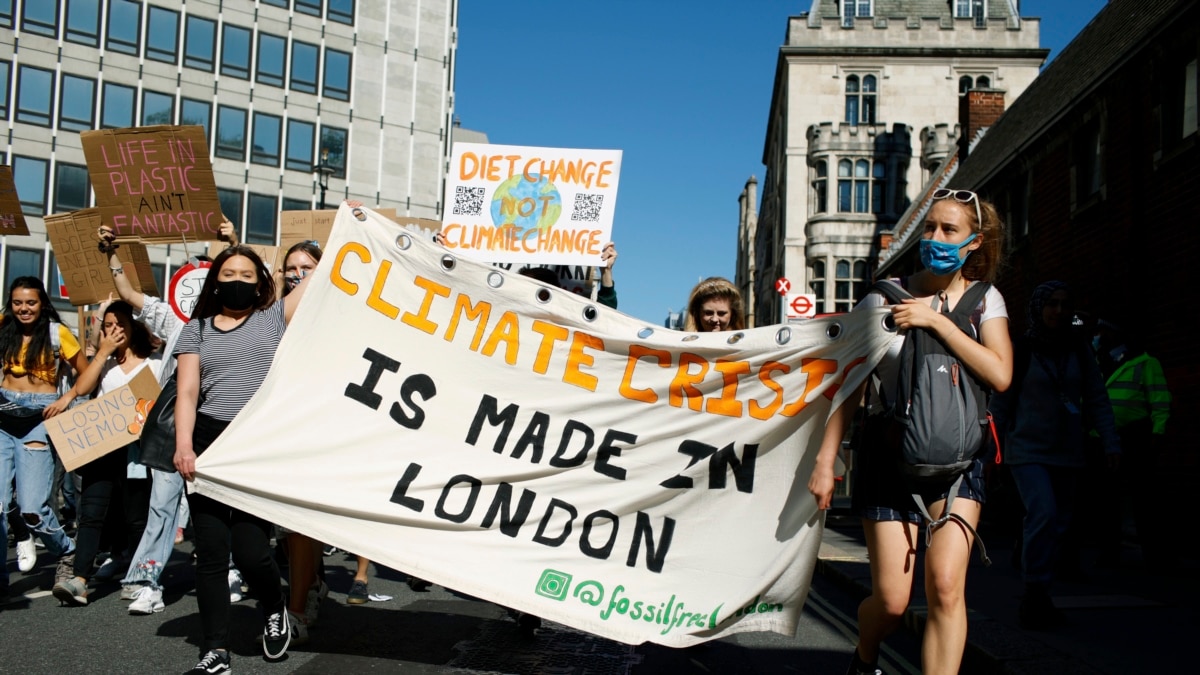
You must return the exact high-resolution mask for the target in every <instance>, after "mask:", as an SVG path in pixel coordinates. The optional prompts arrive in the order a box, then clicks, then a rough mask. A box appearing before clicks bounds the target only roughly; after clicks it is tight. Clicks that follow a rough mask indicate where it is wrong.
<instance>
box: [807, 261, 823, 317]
mask: <svg viewBox="0 0 1200 675" xmlns="http://www.w3.org/2000/svg"><path fill="white" fill-rule="evenodd" d="M808 287H809V290H811V291H812V294H813V295H815V296H817V307H816V310H817V314H824V313H825V261H824V260H814V261H813V264H812V273H811V274H809V275H808Z"/></svg>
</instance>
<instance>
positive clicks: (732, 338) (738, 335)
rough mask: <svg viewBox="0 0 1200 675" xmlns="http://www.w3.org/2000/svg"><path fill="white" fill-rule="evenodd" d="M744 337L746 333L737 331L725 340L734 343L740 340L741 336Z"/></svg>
mask: <svg viewBox="0 0 1200 675" xmlns="http://www.w3.org/2000/svg"><path fill="white" fill-rule="evenodd" d="M744 337H746V334H745V333H742V332H740V331H739V332H737V333H734V334H733V335H730V336H729V339H728V340H726V342H728V343H729V344H731V345H736V344H737V343H739V342H741V341H742V338H744Z"/></svg>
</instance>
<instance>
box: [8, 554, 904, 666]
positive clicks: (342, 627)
mask: <svg viewBox="0 0 1200 675" xmlns="http://www.w3.org/2000/svg"><path fill="white" fill-rule="evenodd" d="M7 553H8V569H9V571H10V577H11V583H12V591H13V597H12V598H11V599H10V601H9V602H8V603H7V604H5V605H3V606H2V607H0V636H2V637H0V654H2V656H0V673H23V674H31V675H32V674H39V673H47V674H49V673H81V672H82V673H132V674H136V673H170V672H183V671H185V670H186V669H188V668H190V667H191V666H192V665H193V664H194V663H195V661H196V657H197V654H198V651H199V643H200V626H199V616H198V614H197V610H196V597H195V594H194V591H193V567H192V565H191V564H190V553H191V545H190V543H188V542H185V543H184V544H181V545H180V546H178V547H177V548H176V552H175V555H174V556H173V557H172V559H171V563H170V565H169V566H168V567H167V570H166V572H165V573H164V576H163V580H162V581H163V584H164V586H165V588H166V592H165V597H164V600H165V601H166V603H167V607H166V610H165V611H164V612H162V613H160V614H156V615H153V616H131V615H130V614H128V612H127V609H126V608H127V606H128V605H127V603H125V602H122V601H121V600H120V597H119V595H120V586H119V584H117V583H115V582H110V583H102V584H96V583H95V582H93V585H92V589H91V591H92V595H91V602H90V604H89V605H88V606H87V607H62V606H59V603H58V601H57V600H55V599H54V597H53V596H51V595H50V593H49V590H50V587H51V585H52V584H53V573H54V563H53V561H52V560H50V558H49V556H47V555H45V554H44V553H43V554H42V555H41V557H40V559H39V563H40V566H39V567H38V568H36V569H35V570H34V571H33V572H30V573H29V574H28V575H22V574H21V573H20V572H18V571H17V570H16V560H15V551H14V550H13V549H8V551H7ZM836 554H837V551H833V552H832V553H830V555H836ZM325 564H326V577H327V580H328V583H329V585H330V587H331V589H333V590H332V592H331V593H330V595H329V598H328V599H327V600H326V601H325V603H324V604H323V605H322V608H321V616H320V622H319V625H318V626H316V627H315V628H313V629H312V630H311V633H310V637H311V640H310V641H309V643H307V644H305V645H302V646H298V647H294V648H293V649H291V650H290V653H289V655H288V657H287V659H286V660H284V661H281V662H276V663H268V662H266V661H264V660H263V658H262V651H261V645H260V644H259V643H257V642H256V641H255V639H254V638H255V636H256V635H257V634H258V633H259V632H260V631H261V615H260V613H259V611H258V609H257V608H256V606H255V604H254V601H253V600H250V599H247V600H243V601H242V602H240V603H237V604H236V605H234V608H233V612H232V615H231V620H232V626H231V631H230V635H231V645H230V649H231V652H232V654H233V668H234V671H235V672H237V673H239V675H241V674H246V673H271V674H273V675H277V674H282V673H359V672H370V673H377V672H378V673H385V672H403V673H530V674H535V673H536V674H578V675H583V674H587V675H601V674H609V673H613V674H629V675H649V674H652V673H722V674H724V673H755V674H760V673H842V672H845V668H846V664H847V663H848V661H849V657H850V653H851V651H852V649H853V635H854V627H853V622H852V619H851V617H852V616H853V614H854V609H853V608H854V606H855V605H856V604H857V598H855V597H851V596H849V595H847V591H846V590H845V589H843V588H841V587H839V586H835V585H831V584H829V583H828V582H827V581H826V580H824V579H822V578H821V577H820V576H818V577H817V578H816V579H814V585H813V592H812V593H811V595H810V599H809V602H808V604H807V606H806V608H805V613H804V617H803V619H802V622H801V625H800V627H799V629H798V631H797V634H796V635H795V636H791V637H789V636H782V635H775V634H771V633H749V634H741V635H737V636H733V637H730V638H726V639H723V640H717V641H713V642H709V643H706V644H704V645H700V646H697V647H692V648H688V649H670V648H665V647H659V646H656V645H641V646H637V647H633V646H629V645H625V644H621V643H618V642H613V641H611V640H606V639H603V638H598V637H595V636H592V635H590V634H587V633H583V632H580V631H576V630H574V629H571V628H567V627H566V626H562V625H558V624H553V623H547V624H545V625H544V626H543V628H542V629H541V630H539V631H538V632H537V634H536V635H535V636H534V637H532V638H529V637H524V636H522V635H521V634H520V632H519V631H518V630H517V626H516V623H515V621H514V620H513V618H512V617H511V616H509V613H508V611H507V610H506V609H504V608H502V607H500V606H497V605H495V604H492V603H489V602H484V601H481V600H478V599H475V598H471V597H466V596H463V595H460V594H457V593H454V592H453V591H450V590H447V589H444V588H441V587H438V586H433V587H430V588H429V589H427V590H424V591H420V592H416V591H413V590H411V589H410V588H409V587H408V585H407V583H405V580H406V577H405V575H404V574H402V573H400V572H397V571H394V570H388V569H384V568H378V567H376V566H373V567H372V568H371V584H370V587H371V588H370V590H371V592H372V593H374V594H382V595H389V596H392V599H391V600H388V601H383V602H370V603H368V604H366V605H357V606H354V605H347V604H345V592H346V591H347V590H348V589H349V587H350V581H351V579H352V577H353V564H354V563H353V558H351V557H349V556H346V555H344V554H342V553H337V554H334V555H333V556H329V557H326V558H325ZM889 645H890V647H889V653H888V654H885V661H884V663H883V664H881V665H884V666H885V667H887V672H889V673H892V672H896V673H902V672H916V670H915V669H914V668H913V666H912V665H911V664H912V663H913V662H915V661H916V659H917V657H916V653H917V652H916V646H915V643H914V642H913V641H912V640H911V638H908V637H907V636H899V637H898V638H893V639H892V640H889Z"/></svg>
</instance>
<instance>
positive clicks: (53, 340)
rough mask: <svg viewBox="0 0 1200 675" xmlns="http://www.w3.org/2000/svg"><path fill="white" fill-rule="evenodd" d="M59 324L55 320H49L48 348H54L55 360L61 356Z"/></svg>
mask: <svg viewBox="0 0 1200 675" xmlns="http://www.w3.org/2000/svg"><path fill="white" fill-rule="evenodd" d="M61 325H62V324H60V323H58V322H57V321H51V322H50V348H51V349H53V350H54V360H55V361H57V360H58V359H59V357H60V356H62V332H61V331H59V329H58V327H59V326H61Z"/></svg>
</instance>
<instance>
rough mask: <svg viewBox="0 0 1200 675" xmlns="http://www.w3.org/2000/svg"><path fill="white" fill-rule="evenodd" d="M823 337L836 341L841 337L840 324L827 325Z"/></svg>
mask: <svg viewBox="0 0 1200 675" xmlns="http://www.w3.org/2000/svg"><path fill="white" fill-rule="evenodd" d="M825 336H826V337H828V338H829V339H830V340H836V339H838V338H840V337H841V336H842V324H840V323H831V324H829V327H828V328H826V329H825Z"/></svg>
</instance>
